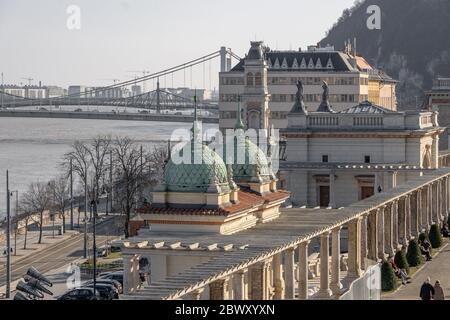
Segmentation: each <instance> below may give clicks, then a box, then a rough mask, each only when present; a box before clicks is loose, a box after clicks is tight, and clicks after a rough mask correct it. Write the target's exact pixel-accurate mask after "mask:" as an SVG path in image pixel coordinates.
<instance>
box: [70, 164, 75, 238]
mask: <svg viewBox="0 0 450 320" xmlns="http://www.w3.org/2000/svg"><path fill="white" fill-rule="evenodd" d="M73 229H74V227H73V159H72V158H70V230H72V231H73Z"/></svg>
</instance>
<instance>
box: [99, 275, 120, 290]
mask: <svg viewBox="0 0 450 320" xmlns="http://www.w3.org/2000/svg"><path fill="white" fill-rule="evenodd" d="M99 279H112V280H116V281H118V282H120V284H121V285H122V287H123V271H115V272H109V273H106V274H103V273H102V274H100V275H99Z"/></svg>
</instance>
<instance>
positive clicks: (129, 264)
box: [123, 254, 139, 294]
mask: <svg viewBox="0 0 450 320" xmlns="http://www.w3.org/2000/svg"><path fill="white" fill-rule="evenodd" d="M135 258H136V256H135V255H129V254H124V255H123V270H124V272H123V292H124V294H131V293H133V292H136V290H137V289H138V282H136V273H137V277H139V267H138V268H137V269H136V264H135Z"/></svg>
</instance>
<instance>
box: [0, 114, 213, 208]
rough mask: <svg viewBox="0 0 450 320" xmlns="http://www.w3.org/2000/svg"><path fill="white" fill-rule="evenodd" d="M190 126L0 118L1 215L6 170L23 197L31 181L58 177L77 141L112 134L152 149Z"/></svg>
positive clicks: (4, 204) (108, 121)
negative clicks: (63, 161)
mask: <svg viewBox="0 0 450 320" xmlns="http://www.w3.org/2000/svg"><path fill="white" fill-rule="evenodd" d="M190 127H191V125H190V124H189V123H167V122H143V121H111V120H81V119H80V120H79V119H33V118H0V215H2V214H4V212H5V211H6V187H5V182H6V170H9V172H10V190H18V191H19V197H20V194H21V193H23V192H24V191H26V190H27V186H28V185H29V184H30V183H31V182H36V181H41V182H47V181H48V180H50V179H52V178H54V177H55V176H56V175H57V174H58V172H59V171H60V163H61V158H62V156H63V155H64V153H66V152H68V151H69V150H70V145H71V144H72V143H73V142H74V141H75V140H90V139H92V138H93V137H95V136H97V135H100V134H101V135H105V134H110V135H112V136H113V137H115V136H128V137H131V138H134V139H136V140H137V141H138V142H139V143H142V144H143V145H144V146H149V147H151V145H154V144H157V143H162V142H164V141H167V140H168V139H169V138H170V136H171V134H172V132H173V130H176V129H182V128H186V129H188V128H190ZM213 127H215V126H214V125H204V128H205V129H206V128H213ZM13 202H14V201H12V203H13ZM12 207H14V205H13V204H12Z"/></svg>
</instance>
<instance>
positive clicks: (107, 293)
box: [86, 283, 119, 300]
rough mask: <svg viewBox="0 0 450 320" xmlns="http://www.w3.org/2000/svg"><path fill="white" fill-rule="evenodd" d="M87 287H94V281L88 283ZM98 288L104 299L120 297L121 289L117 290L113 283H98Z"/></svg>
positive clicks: (96, 286)
mask: <svg viewBox="0 0 450 320" xmlns="http://www.w3.org/2000/svg"><path fill="white" fill-rule="evenodd" d="M86 288H92V289H93V288H94V283H91V284H89V285H86ZM95 288H96V290H97V291H98V292H99V293H100V298H101V299H102V300H114V299H119V290H117V289H116V288H115V287H114V286H113V285H111V284H103V283H97V284H96V285H95Z"/></svg>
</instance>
